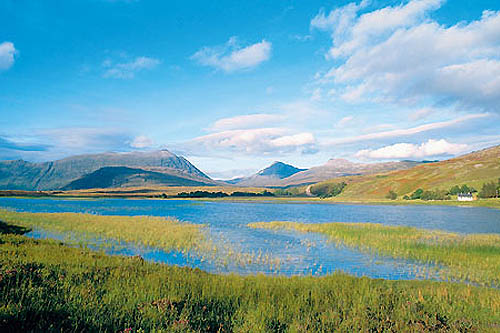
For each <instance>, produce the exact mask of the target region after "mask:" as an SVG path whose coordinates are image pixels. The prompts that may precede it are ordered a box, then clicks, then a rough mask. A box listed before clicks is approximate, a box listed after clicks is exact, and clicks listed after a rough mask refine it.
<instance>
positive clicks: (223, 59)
mask: <svg viewBox="0 0 500 333" xmlns="http://www.w3.org/2000/svg"><path fill="white" fill-rule="evenodd" d="M271 49H272V44H271V43H270V42H268V41H266V40H262V41H261V42H259V43H255V44H252V45H249V46H246V47H240V46H239V45H238V41H237V38H236V37H231V38H230V39H229V40H228V41H227V43H226V44H225V45H223V46H215V47H203V48H202V49H200V50H199V51H198V52H196V53H195V54H194V55H193V56H191V59H193V60H196V61H197V62H198V63H200V64H201V65H204V66H210V67H214V68H217V69H221V70H223V71H225V72H234V71H237V70H243V69H250V68H254V67H256V66H258V65H259V64H261V63H262V62H264V61H266V60H268V59H269V58H270V57H271Z"/></svg>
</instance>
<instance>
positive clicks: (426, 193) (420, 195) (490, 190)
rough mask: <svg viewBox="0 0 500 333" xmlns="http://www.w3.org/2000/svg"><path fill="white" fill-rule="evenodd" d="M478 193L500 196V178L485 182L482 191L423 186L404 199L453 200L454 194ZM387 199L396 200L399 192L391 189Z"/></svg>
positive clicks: (480, 194) (456, 186)
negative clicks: (426, 187)
mask: <svg viewBox="0 0 500 333" xmlns="http://www.w3.org/2000/svg"><path fill="white" fill-rule="evenodd" d="M472 193H478V195H477V196H478V197H479V198H499V197H500V178H499V179H498V182H496V183H495V182H489V183H484V184H483V187H482V188H481V191H479V192H478V191H477V190H476V189H475V188H474V187H472V186H468V185H467V184H464V185H461V186H459V185H454V186H453V187H451V188H450V189H449V190H423V189H421V188H419V189H417V190H415V192H413V193H412V194H410V195H405V196H403V200H451V196H452V195H459V194H472ZM385 197H386V198H387V199H391V200H396V199H397V198H398V194H397V193H396V192H394V191H393V190H390V191H389V192H388V193H387V195H386V196H385Z"/></svg>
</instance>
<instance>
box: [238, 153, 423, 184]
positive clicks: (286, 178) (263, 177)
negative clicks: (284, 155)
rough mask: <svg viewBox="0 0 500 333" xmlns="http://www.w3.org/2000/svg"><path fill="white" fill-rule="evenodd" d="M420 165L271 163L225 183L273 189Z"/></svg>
mask: <svg viewBox="0 0 500 333" xmlns="http://www.w3.org/2000/svg"><path fill="white" fill-rule="evenodd" d="M422 163H423V162H415V161H402V162H384V163H354V162H350V161H348V160H346V159H331V160H329V161H328V162H327V163H326V164H324V165H321V166H317V167H312V168H310V169H298V168H296V167H294V166H291V165H288V164H285V163H282V162H275V163H273V164H272V165H271V166H269V167H267V168H265V169H263V170H261V171H259V172H257V173H256V174H254V175H252V176H250V177H245V178H237V179H233V180H230V181H229V183H230V184H235V185H239V186H275V187H286V186H294V185H308V184H314V183H317V182H320V181H324V180H327V179H331V178H337V177H343V176H354V175H369V174H375V173H380V172H388V171H394V170H405V169H410V168H412V167H414V166H416V165H419V164H422Z"/></svg>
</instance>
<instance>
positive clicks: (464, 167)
mask: <svg viewBox="0 0 500 333" xmlns="http://www.w3.org/2000/svg"><path fill="white" fill-rule="evenodd" d="M499 177H500V146H495V147H491V148H488V149H483V150H480V151H476V152H473V153H470V154H467V155H463V156H460V157H456V158H452V159H449V160H446V161H441V162H435V163H426V164H421V165H418V166H415V167H413V168H411V169H408V170H399V171H393V172H389V173H383V174H377V175H365V176H356V177H341V178H337V179H331V180H328V181H326V182H321V183H318V184H317V185H314V186H321V185H324V184H329V183H330V184H331V183H338V182H342V181H344V182H346V183H347V184H348V185H347V187H346V188H345V189H344V191H343V192H342V193H341V194H340V195H339V196H338V197H337V198H338V199H348V200H361V199H384V197H385V195H386V194H387V193H388V192H389V190H392V191H394V192H396V193H397V194H398V195H399V196H403V195H405V194H410V193H412V192H414V191H415V190H416V189H418V188H422V189H424V190H437V189H442V190H447V189H450V188H451V187H452V186H454V185H461V184H467V185H469V186H473V187H475V188H476V189H480V188H481V186H482V184H483V183H485V182H489V181H497V179H498V178H499ZM314 186H313V187H314Z"/></svg>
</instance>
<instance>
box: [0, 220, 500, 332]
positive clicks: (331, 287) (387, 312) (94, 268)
mask: <svg viewBox="0 0 500 333" xmlns="http://www.w3.org/2000/svg"><path fill="white" fill-rule="evenodd" d="M25 231H26V228H25V227H22V226H16V225H13V224H7V223H4V222H2V223H0V263H1V265H0V331H2V332H18V331H25V332H29V331H32V332H40V331H44V332H60V331H65V332H81V331H115V332H153V331H156V332H331V331H339V332H353V331H362V332H368V331H372V332H382V331H393V332H415V331H417V332H444V331H456V332H458V331H462V332H465V331H476V332H479V331H480V332H497V331H498V329H499V328H500V291H499V290H498V289H492V288H485V287H473V286H470V285H464V284H457V283H445V282H431V281H388V280H374V279H369V278H355V277H351V276H348V275H345V274H342V273H335V274H332V275H329V276H326V277H321V278H317V277H292V278H287V277H270V276H263V275H256V276H246V277H242V276H238V275H214V274H208V273H205V272H202V271H200V270H197V269H190V268H179V267H174V266H167V265H162V264H154V263H148V262H145V261H143V260H141V259H139V258H133V257H132V258H131V257H120V256H107V255H104V254H103V253H99V252H93V251H90V250H88V249H84V248H74V247H67V246H65V245H64V244H63V243H61V242H57V241H52V240H33V239H30V238H27V237H25V236H22V235H21V234H22V233H24V232H25Z"/></svg>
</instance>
